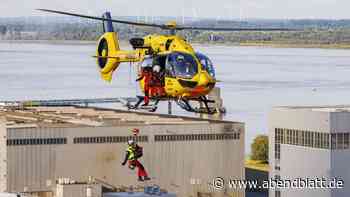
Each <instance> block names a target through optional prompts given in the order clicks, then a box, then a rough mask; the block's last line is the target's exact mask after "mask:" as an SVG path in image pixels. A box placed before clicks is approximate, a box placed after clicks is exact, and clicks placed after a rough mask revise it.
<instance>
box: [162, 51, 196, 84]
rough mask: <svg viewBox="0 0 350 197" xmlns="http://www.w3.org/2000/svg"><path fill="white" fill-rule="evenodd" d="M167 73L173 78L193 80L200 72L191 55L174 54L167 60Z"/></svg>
mask: <svg viewBox="0 0 350 197" xmlns="http://www.w3.org/2000/svg"><path fill="white" fill-rule="evenodd" d="M166 68H167V73H168V74H169V75H171V76H177V77H183V78H192V77H193V76H194V75H195V74H197V72H198V65H197V62H196V60H195V58H194V57H193V56H192V55H191V54H186V53H180V52H174V53H171V54H169V55H168V58H167V64H166Z"/></svg>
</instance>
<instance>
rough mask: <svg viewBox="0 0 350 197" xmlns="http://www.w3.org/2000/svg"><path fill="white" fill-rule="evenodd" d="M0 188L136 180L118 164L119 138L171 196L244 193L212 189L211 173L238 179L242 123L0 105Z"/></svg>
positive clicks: (37, 188) (17, 189)
mask: <svg viewBox="0 0 350 197" xmlns="http://www.w3.org/2000/svg"><path fill="white" fill-rule="evenodd" d="M1 117H2V118H1V120H2V121H1V129H0V134H1V136H0V151H1V152H0V157H1V158H0V179H1V182H0V184H1V185H0V191H7V192H28V193H33V192H51V191H52V192H53V194H54V191H55V190H56V189H55V187H56V180H57V179H58V178H62V177H69V178H70V179H73V180H87V179H88V177H89V176H92V177H96V178H99V179H102V180H104V181H105V182H108V183H110V184H112V185H115V186H130V185H134V186H136V185H140V183H138V182H137V176H136V171H132V170H130V169H129V168H128V167H126V166H122V165H121V162H122V161H123V159H124V155H125V151H126V148H127V147H126V146H127V145H126V142H127V140H129V139H136V138H135V137H133V136H132V134H131V129H132V128H139V129H140V131H141V132H140V135H139V136H138V137H137V139H136V140H137V141H138V143H139V144H140V145H141V146H142V147H143V148H144V156H143V158H142V159H141V161H142V163H143V164H144V165H145V167H146V169H147V170H148V172H149V174H150V177H151V178H152V180H151V181H150V182H148V183H147V184H157V185H160V186H161V187H162V188H165V189H167V190H168V191H170V192H175V193H176V194H177V195H178V196H203V195H209V196H225V195H230V196H237V197H242V196H244V191H234V192H233V191H229V190H227V191H226V192H213V191H212V190H211V188H209V187H208V185H209V183H211V180H212V179H213V178H215V177H218V176H219V177H223V178H226V179H228V178H234V179H244V124H243V123H239V122H228V121H217V120H205V119H198V118H187V117H179V116H168V115H156V114H146V113H134V112H126V111H118V110H107V109H100V108H78V107H34V108H27V109H15V110H7V111H3V112H2V113H1Z"/></svg>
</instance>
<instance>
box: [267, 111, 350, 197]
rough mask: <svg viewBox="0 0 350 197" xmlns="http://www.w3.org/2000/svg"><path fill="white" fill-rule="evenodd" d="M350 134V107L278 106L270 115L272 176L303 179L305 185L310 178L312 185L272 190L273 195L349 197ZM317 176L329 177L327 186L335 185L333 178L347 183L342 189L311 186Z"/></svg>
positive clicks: (326, 179) (320, 177) (326, 181)
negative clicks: (313, 187)
mask: <svg viewBox="0 0 350 197" xmlns="http://www.w3.org/2000/svg"><path fill="white" fill-rule="evenodd" d="M349 134H350V107H345V106H333V107H332V106H324V107H320V106H315V107H312V106H311V107H276V108H274V109H273V110H272V111H271V113H270V114H269V136H270V137H269V138H270V139H269V141H270V146H269V147H270V150H269V158H270V164H271V165H270V166H271V170H270V178H272V179H277V180H282V181H285V180H287V182H288V181H289V183H290V182H291V181H294V183H296V180H297V179H299V180H303V181H304V182H303V183H304V184H305V183H306V182H305V181H307V179H308V182H309V183H306V184H309V188H304V189H300V188H289V189H286V188H285V189H283V188H279V189H276V190H274V189H270V197H279V196H282V197H295V196H298V197H313V196H315V197H316V196H317V197H348V196H349V195H350V186H349V185H348V184H350V166H349V164H350V145H349V141H350V140H349ZM317 178H318V179H322V178H324V179H325V185H323V186H329V187H332V188H333V187H334V185H329V184H333V183H334V182H335V181H332V180H333V178H337V183H338V184H341V183H343V184H344V185H343V188H342V189H339V188H337V189H329V188H327V189H325V188H320V187H321V185H316V187H318V189H310V187H312V186H313V185H312V184H313V183H315V182H316V179H317ZM289 183H286V182H284V183H283V184H286V186H288V184H289ZM299 183H300V181H299ZM318 183H320V181H318ZM295 186H304V185H302V184H301V185H295ZM295 186H294V187H295ZM338 186H341V185H338Z"/></svg>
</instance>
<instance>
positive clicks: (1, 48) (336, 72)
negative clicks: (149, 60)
mask: <svg viewBox="0 0 350 197" xmlns="http://www.w3.org/2000/svg"><path fill="white" fill-rule="evenodd" d="M196 48H197V49H198V50H199V51H201V52H203V53H205V54H207V55H209V56H210V57H211V59H212V60H213V62H214V63H215V65H216V72H217V78H218V79H219V80H221V81H222V82H220V83H219V84H218V86H219V87H221V88H222V95H223V99H224V105H225V107H226V108H227V111H228V114H227V115H226V117H225V119H228V120H233V121H242V122H245V123H246V152H247V153H248V152H249V151H250V143H251V141H252V139H253V138H254V137H255V136H256V135H257V134H261V133H265V134H266V133H267V114H268V112H269V110H271V107H272V106H279V105H328V104H329V105H332V104H350V91H349V90H350V77H349V76H350V51H348V50H335V49H294V48H293V49H288V48H261V47H230V46H204V45H201V46H196ZM94 52H95V46H94V45H79V44H74V45H73V44H71V45H69V44H43V43H38V44H35V43H25V44H20V43H0V100H11V99H13V100H22V99H57V98H95V97H119V96H127V97H130V96H134V95H135V94H137V93H139V91H138V90H136V89H137V88H138V86H137V84H136V83H135V82H134V81H135V76H134V73H135V71H134V70H135V69H134V67H132V66H130V65H129V64H123V65H121V66H120V69H119V70H118V72H117V73H116V74H115V75H114V80H113V81H112V83H110V84H109V83H106V82H104V81H102V80H101V79H100V77H99V75H98V73H97V66H96V64H95V60H94V58H92V57H91V56H92V55H94ZM163 106H164V105H163ZM161 111H162V112H165V109H164V108H163V109H162V110H161ZM175 113H178V114H186V115H191V114H188V113H185V112H183V111H182V110H180V109H175Z"/></svg>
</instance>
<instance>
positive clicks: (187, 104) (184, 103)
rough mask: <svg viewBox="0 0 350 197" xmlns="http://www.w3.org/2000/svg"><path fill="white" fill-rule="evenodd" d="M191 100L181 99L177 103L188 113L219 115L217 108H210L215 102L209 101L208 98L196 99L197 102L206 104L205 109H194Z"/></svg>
mask: <svg viewBox="0 0 350 197" xmlns="http://www.w3.org/2000/svg"><path fill="white" fill-rule="evenodd" d="M189 101H190V100H187V99H179V100H177V101H176V104H177V105H178V106H180V107H181V108H182V109H184V110H186V111H188V112H194V113H201V114H215V113H217V110H216V108H213V107H209V103H215V101H212V100H208V99H207V97H205V96H201V97H199V99H196V100H195V101H198V102H199V103H204V107H196V108H194V107H192V105H191V104H190V102H189Z"/></svg>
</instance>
